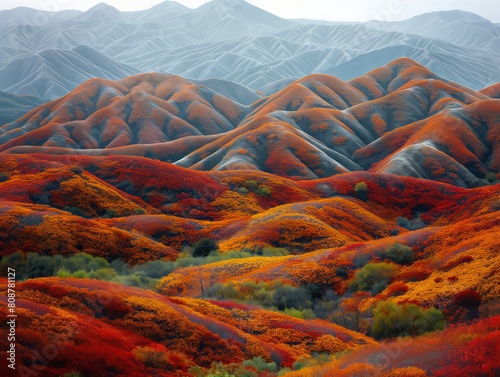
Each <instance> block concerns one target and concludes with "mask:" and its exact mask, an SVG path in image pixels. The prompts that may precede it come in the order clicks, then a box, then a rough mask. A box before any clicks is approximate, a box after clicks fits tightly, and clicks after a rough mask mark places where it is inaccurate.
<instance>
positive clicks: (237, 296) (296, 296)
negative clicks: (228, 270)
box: [207, 280, 316, 318]
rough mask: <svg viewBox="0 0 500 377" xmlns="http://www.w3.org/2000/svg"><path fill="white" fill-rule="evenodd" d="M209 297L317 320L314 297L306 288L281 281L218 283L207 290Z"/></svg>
mask: <svg viewBox="0 0 500 377" xmlns="http://www.w3.org/2000/svg"><path fill="white" fill-rule="evenodd" d="M207 295H208V296H209V297H212V298H215V299H218V300H237V301H245V302H253V303H256V304H258V305H261V306H263V307H267V308H273V309H275V308H277V309H278V310H281V311H286V310H287V309H289V312H288V313H289V314H290V315H292V316H295V317H298V318H315V317H316V316H315V315H314V313H313V311H312V310H311V309H312V308H313V297H312V296H311V291H310V290H308V289H307V288H306V287H294V286H292V285H288V284H283V282H282V281H280V280H274V281H272V282H270V283H268V282H258V283H255V282H252V281H246V282H242V283H241V284H239V285H238V286H236V285H235V284H234V283H233V282H228V283H224V284H222V283H216V284H214V285H213V286H211V287H210V288H209V289H208V290H207Z"/></svg>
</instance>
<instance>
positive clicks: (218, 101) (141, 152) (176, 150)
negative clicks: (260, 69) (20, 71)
mask: <svg viewBox="0 0 500 377" xmlns="http://www.w3.org/2000/svg"><path fill="white" fill-rule="evenodd" d="M204 84H206V85H204ZM497 95H498V86H492V87H490V88H487V89H485V90H484V91H483V92H478V91H475V90H473V89H469V88H467V87H465V86H462V85H460V84H457V83H454V82H453V81H449V80H446V79H444V78H442V77H440V76H438V75H436V74H435V73H433V72H431V71H430V70H428V69H427V68H425V67H424V66H422V65H420V64H418V63H416V62H415V61H413V60H411V59H408V58H402V59H398V60H395V61H394V62H391V63H390V64H388V65H386V66H383V67H379V68H377V69H375V70H373V71H370V72H369V73H367V74H366V75H364V76H360V77H358V78H355V79H353V80H350V81H343V80H341V79H339V78H337V77H334V76H330V75H325V74H312V75H309V76H306V77H304V78H301V79H299V80H296V81H293V82H292V83H290V84H288V85H286V86H285V87H284V88H283V89H281V90H279V91H277V92H276V93H274V94H272V95H269V96H259V95H257V94H256V93H255V92H253V91H251V90H249V89H247V88H245V87H244V86H241V85H238V84H234V83H233V84H231V85H228V83H225V82H222V81H218V80H210V81H206V82H203V81H198V82H197V83H195V82H192V81H190V80H188V79H185V78H182V77H180V76H176V75H167V74H161V73H142V74H138V75H133V76H130V77H128V78H125V79H122V80H118V81H111V80H105V79H92V80H89V81H87V82H85V83H84V84H82V85H80V86H79V87H78V88H76V89H75V90H73V91H72V92H70V93H69V94H67V95H66V96H63V97H61V98H59V99H57V100H54V101H52V102H49V103H46V104H43V105H41V106H39V107H37V108H35V109H33V110H32V111H30V112H28V113H27V114H26V115H24V116H23V117H21V118H19V119H17V120H16V121H14V122H11V123H8V124H5V125H3V126H1V127H0V152H4V153H14V154H15V153H23V154H25V153H46V154H47V153H49V154H69V155H89V156H103V155H117V154H118V155H128V156H145V157H149V158H155V159H159V160H161V161H165V162H172V163H174V164H176V165H178V166H182V167H186V168H191V169H195V170H203V171H226V170H253V171H263V172H267V173H272V174H276V175H280V176H282V177H288V178H293V179H318V178H327V177H331V176H334V175H337V174H342V173H347V172H353V171H362V170H366V171H369V172H372V173H379V174H397V175H404V176H413V177H419V178H427V179H432V180H436V181H440V182H445V183H450V184H454V185H456V186H464V187H475V186H478V185H482V184H484V182H485V181H484V178H485V177H486V176H487V175H488V174H489V173H495V174H496V173H498V172H499V170H500V165H499V164H498V161H500V157H499V153H500V144H499V143H500V139H499V137H498V133H497V132H496V129H497V125H498V122H499V118H498V117H499V115H498V114H500V102H499V101H498V99H496V98H495V96H497Z"/></svg>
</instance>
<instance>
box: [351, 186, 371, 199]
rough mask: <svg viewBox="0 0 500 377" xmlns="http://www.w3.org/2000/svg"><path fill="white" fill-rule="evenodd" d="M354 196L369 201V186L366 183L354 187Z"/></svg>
mask: <svg viewBox="0 0 500 377" xmlns="http://www.w3.org/2000/svg"><path fill="white" fill-rule="evenodd" d="M354 194H355V195H356V197H357V198H359V199H361V200H363V201H367V200H368V185H367V184H366V182H359V183H357V184H356V186H354Z"/></svg>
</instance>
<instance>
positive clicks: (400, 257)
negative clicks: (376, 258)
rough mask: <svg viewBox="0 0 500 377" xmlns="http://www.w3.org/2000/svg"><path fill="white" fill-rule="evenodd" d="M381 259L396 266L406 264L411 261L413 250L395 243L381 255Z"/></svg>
mask: <svg viewBox="0 0 500 377" xmlns="http://www.w3.org/2000/svg"><path fill="white" fill-rule="evenodd" d="M382 257H383V258H384V259H389V260H391V261H393V262H394V263H397V264H408V263H410V262H411V260H412V259H413V250H412V248H411V247H409V246H406V245H402V244H400V243H395V244H394V245H392V246H391V247H390V248H388V249H387V250H385V251H384V252H383V253H382Z"/></svg>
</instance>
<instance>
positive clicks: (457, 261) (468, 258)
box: [440, 255, 474, 271]
mask: <svg viewBox="0 0 500 377" xmlns="http://www.w3.org/2000/svg"><path fill="white" fill-rule="evenodd" d="M473 260H474V258H473V257H471V256H470V255H462V256H460V257H458V258H455V259H452V260H450V261H448V263H446V264H445V265H444V266H443V267H441V268H440V270H441V271H450V270H451V269H453V268H455V267H457V266H459V265H461V264H464V263H470V262H472V261H473Z"/></svg>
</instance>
